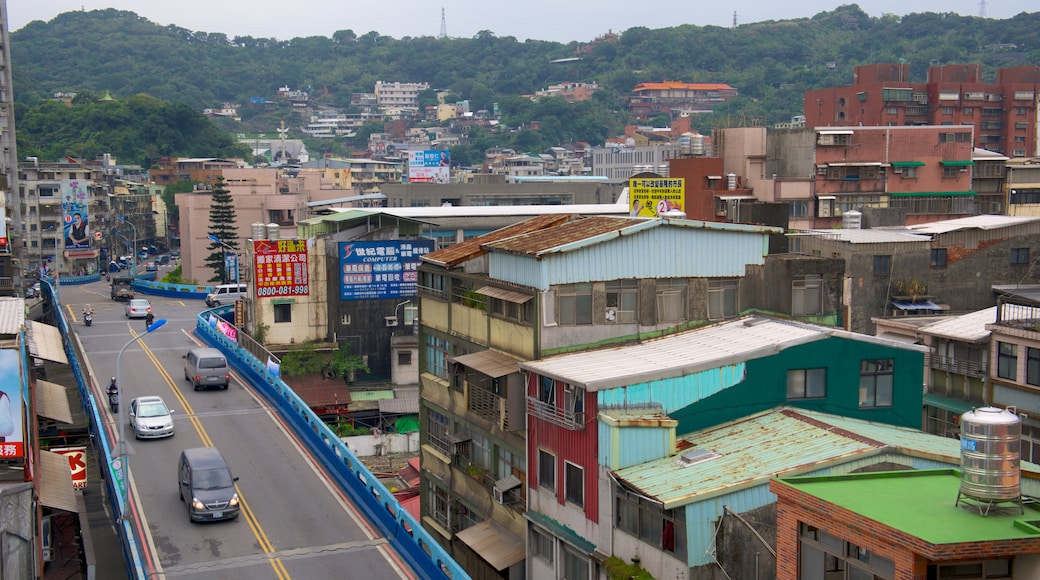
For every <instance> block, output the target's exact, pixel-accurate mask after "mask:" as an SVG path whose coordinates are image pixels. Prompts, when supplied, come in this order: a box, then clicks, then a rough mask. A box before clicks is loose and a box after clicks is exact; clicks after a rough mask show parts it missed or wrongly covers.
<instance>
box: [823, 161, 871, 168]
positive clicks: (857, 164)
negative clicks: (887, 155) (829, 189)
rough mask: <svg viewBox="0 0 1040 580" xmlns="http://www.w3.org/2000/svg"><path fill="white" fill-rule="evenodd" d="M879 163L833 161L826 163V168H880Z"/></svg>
mask: <svg viewBox="0 0 1040 580" xmlns="http://www.w3.org/2000/svg"><path fill="white" fill-rule="evenodd" d="M882 165H884V163H882V162H880V161H835V162H833V163H827V167H881V166H882Z"/></svg>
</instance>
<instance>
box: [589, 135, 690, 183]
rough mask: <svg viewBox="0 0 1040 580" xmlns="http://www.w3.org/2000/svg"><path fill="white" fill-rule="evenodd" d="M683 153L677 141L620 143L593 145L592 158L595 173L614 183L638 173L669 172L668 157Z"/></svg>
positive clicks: (624, 180) (623, 180)
mask: <svg viewBox="0 0 1040 580" xmlns="http://www.w3.org/2000/svg"><path fill="white" fill-rule="evenodd" d="M681 156H682V150H681V148H680V146H679V145H678V144H668V145H655V146H642V147H640V146H636V145H628V144H620V143H619V144H612V145H608V146H606V147H593V148H592V151H591V155H589V158H590V159H591V167H592V175H600V176H603V177H606V178H607V179H608V180H609V181H610V182H611V183H622V182H626V181H628V178H630V177H632V176H633V175H635V174H637V173H644V172H653V173H659V174H661V175H666V174H667V172H668V160H669V159H675V158H678V157H681Z"/></svg>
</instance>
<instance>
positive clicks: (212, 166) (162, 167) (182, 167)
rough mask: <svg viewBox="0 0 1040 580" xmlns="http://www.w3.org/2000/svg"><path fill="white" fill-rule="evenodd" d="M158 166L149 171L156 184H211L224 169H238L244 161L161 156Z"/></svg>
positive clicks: (244, 164) (243, 164) (243, 165)
mask: <svg viewBox="0 0 1040 580" xmlns="http://www.w3.org/2000/svg"><path fill="white" fill-rule="evenodd" d="M158 165H159V167H157V168H152V169H151V170H150V171H149V175H150V176H151V179H152V182H154V183H155V184H157V185H163V186H165V185H170V184H171V183H179V182H181V181H192V182H196V183H208V184H212V183H213V182H215V181H216V180H217V178H218V177H220V176H221V174H222V172H223V171H224V170H225V169H239V168H242V167H245V166H246V163H245V162H244V161H240V160H233V159H217V158H212V157H200V158H177V159H171V158H169V157H163V158H162V159H160V160H159V161H158Z"/></svg>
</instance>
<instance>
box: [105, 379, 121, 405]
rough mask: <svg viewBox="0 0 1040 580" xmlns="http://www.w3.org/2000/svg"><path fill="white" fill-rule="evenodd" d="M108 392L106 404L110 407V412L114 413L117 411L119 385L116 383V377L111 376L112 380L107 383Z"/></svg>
mask: <svg viewBox="0 0 1040 580" xmlns="http://www.w3.org/2000/svg"><path fill="white" fill-rule="evenodd" d="M106 392H107V393H108V405H109V407H111V409H112V412H113V413H116V412H118V411H119V385H117V384H116V378H115V377H112V382H110V383H108V388H107V389H106Z"/></svg>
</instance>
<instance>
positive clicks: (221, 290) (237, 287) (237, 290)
mask: <svg viewBox="0 0 1040 580" xmlns="http://www.w3.org/2000/svg"><path fill="white" fill-rule="evenodd" d="M247 294H249V287H248V286H246V285H245V284H221V285H220V286H217V287H216V288H214V289H213V292H210V293H209V294H207V295H206V306H209V307H210V308H215V307H217V306H220V305H221V304H231V303H233V302H234V301H235V300H243V299H244V298H245V297H246V295H247Z"/></svg>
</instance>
